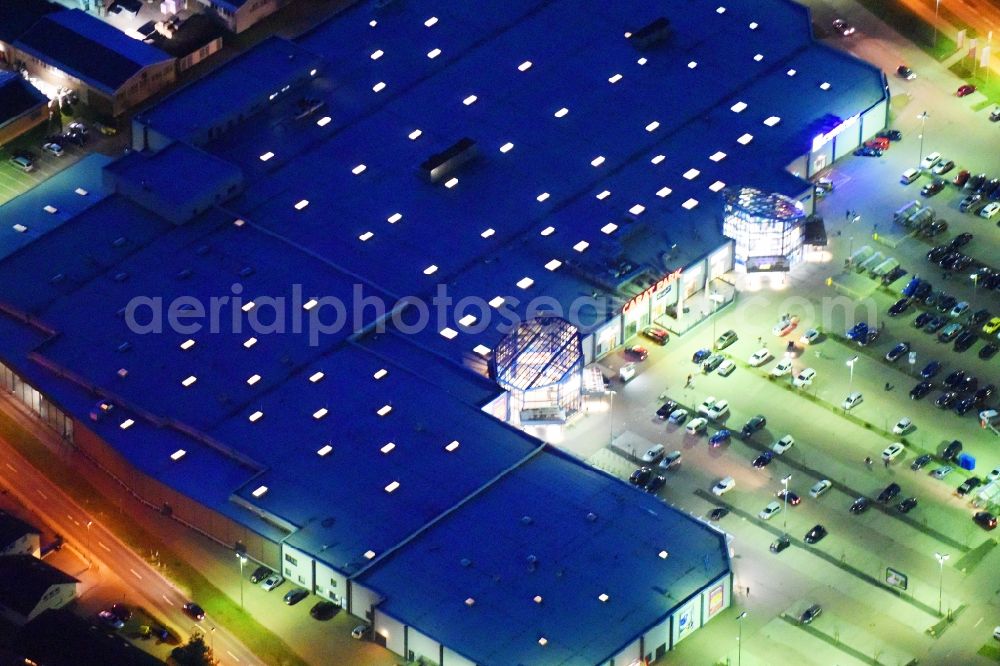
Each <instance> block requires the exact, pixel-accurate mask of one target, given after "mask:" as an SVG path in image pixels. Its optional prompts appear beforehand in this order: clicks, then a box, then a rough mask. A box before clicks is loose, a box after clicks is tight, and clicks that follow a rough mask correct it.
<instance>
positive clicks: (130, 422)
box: [118, 419, 135, 430]
mask: <svg viewBox="0 0 1000 666" xmlns="http://www.w3.org/2000/svg"><path fill="white" fill-rule="evenodd" d="M133 425H135V421H133V420H132V419H125V420H124V421H122V422H121V423H120V424H119V425H118V427H119V428H121V429H122V430H128V429H129V428H131V427H132V426H133Z"/></svg>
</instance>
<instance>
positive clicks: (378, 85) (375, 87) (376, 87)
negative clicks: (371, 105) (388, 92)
mask: <svg viewBox="0 0 1000 666" xmlns="http://www.w3.org/2000/svg"><path fill="white" fill-rule="evenodd" d="M383 90H385V81H379V82H378V83H376V84H375V85H373V86H372V92H382V91H383Z"/></svg>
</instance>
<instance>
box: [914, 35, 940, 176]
mask: <svg viewBox="0 0 1000 666" xmlns="http://www.w3.org/2000/svg"><path fill="white" fill-rule="evenodd" d="M935 25H936V24H935ZM929 117H930V115H929V114H928V113H927V112H926V111H923V112H921V114H920V115H918V116H917V118H920V157H919V158H918V159H917V169H920V165H921V164H923V162H924V125H926V124H927V118H929Z"/></svg>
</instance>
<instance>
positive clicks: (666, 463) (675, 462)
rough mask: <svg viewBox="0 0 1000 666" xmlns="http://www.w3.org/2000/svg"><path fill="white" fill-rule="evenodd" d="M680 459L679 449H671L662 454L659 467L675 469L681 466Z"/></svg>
mask: <svg viewBox="0 0 1000 666" xmlns="http://www.w3.org/2000/svg"><path fill="white" fill-rule="evenodd" d="M681 459H682V456H681V452H680V451H671V452H670V453H668V454H667V455H665V456H663V460H661V461H660V467H661V468H663V469H677V468H678V467H680V466H681Z"/></svg>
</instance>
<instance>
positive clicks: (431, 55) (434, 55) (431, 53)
mask: <svg viewBox="0 0 1000 666" xmlns="http://www.w3.org/2000/svg"><path fill="white" fill-rule="evenodd" d="M439 55H441V49H431V50H430V51H428V52H427V57H428V58H430V59H431V60H434V58H437V57H438V56H439Z"/></svg>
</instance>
